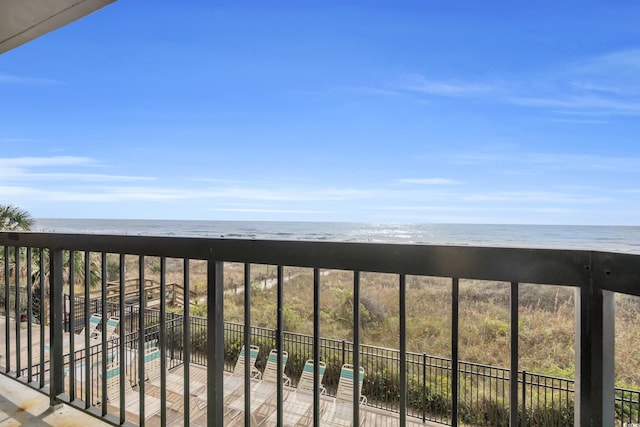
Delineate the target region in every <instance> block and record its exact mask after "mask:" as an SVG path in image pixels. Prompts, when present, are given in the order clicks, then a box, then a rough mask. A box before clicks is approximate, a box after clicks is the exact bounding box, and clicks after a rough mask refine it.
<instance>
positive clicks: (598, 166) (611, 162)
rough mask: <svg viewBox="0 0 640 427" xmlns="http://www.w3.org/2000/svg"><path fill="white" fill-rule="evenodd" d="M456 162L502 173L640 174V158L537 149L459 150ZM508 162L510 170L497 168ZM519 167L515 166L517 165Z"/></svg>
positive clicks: (453, 155) (455, 158)
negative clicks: (461, 151)
mask: <svg viewBox="0 0 640 427" xmlns="http://www.w3.org/2000/svg"><path fill="white" fill-rule="evenodd" d="M450 159H451V162H452V163H453V164H455V165H492V167H493V168H494V169H493V170H495V171H498V170H500V171H501V173H510V174H529V173H531V171H534V172H535V173H536V174H541V173H543V172H544V171H546V170H549V169H554V170H558V169H560V170H567V169H570V170H585V171H612V172H624V173H632V174H637V173H640V157H614V156H611V157H607V156H605V155H601V154H598V155H596V154H566V153H535V152H529V153H527V152H512V151H503V152H495V153H494V152H478V153H456V154H452V155H451V156H450ZM501 163H504V164H505V165H508V166H509V169H505V170H501V169H497V168H496V165H499V164H501ZM516 165H517V166H518V167H519V169H518V168H515V166H516Z"/></svg>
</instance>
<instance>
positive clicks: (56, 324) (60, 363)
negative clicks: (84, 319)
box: [7, 249, 64, 406]
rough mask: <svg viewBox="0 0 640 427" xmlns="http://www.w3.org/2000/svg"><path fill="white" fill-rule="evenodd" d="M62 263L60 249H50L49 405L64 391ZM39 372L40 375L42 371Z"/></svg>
mask: <svg viewBox="0 0 640 427" xmlns="http://www.w3.org/2000/svg"><path fill="white" fill-rule="evenodd" d="M62 264H63V262H62V250H61V249H55V250H52V251H51V252H50V259H49V281H50V285H49V286H50V287H51V292H50V298H51V312H50V316H51V317H50V327H49V343H50V346H49V361H50V366H51V372H50V378H49V380H50V389H49V399H50V404H51V406H53V405H55V404H56V401H57V396H58V395H59V394H62V393H64V358H63V352H62V343H63V324H62V305H63V304H64V295H62V283H63V277H62ZM40 274H44V271H41V272H40ZM44 303H45V301H40V306H41V307H43V306H44V305H45V304H44ZM7 323H8V322H7ZM40 374H41V375H42V374H43V372H41V373H40Z"/></svg>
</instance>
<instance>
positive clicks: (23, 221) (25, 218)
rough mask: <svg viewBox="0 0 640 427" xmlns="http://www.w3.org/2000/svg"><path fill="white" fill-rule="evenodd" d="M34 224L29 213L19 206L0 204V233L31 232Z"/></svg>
mask: <svg viewBox="0 0 640 427" xmlns="http://www.w3.org/2000/svg"><path fill="white" fill-rule="evenodd" d="M33 224H34V220H33V218H32V217H31V215H30V214H29V212H27V211H25V210H23V209H20V208H18V207H17V206H13V205H9V204H6V205H3V204H0V231H18V230H23V231H29V230H31V227H33Z"/></svg>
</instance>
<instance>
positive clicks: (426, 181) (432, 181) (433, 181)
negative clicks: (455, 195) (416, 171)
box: [398, 178, 460, 185]
mask: <svg viewBox="0 0 640 427" xmlns="http://www.w3.org/2000/svg"><path fill="white" fill-rule="evenodd" d="M398 182H400V183H403V184H418V185H451V184H460V181H456V180H453V179H448V178H402V179H399V180H398Z"/></svg>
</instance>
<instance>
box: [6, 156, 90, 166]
mask: <svg viewBox="0 0 640 427" xmlns="http://www.w3.org/2000/svg"><path fill="white" fill-rule="evenodd" d="M94 163H95V162H94V161H93V160H92V159H91V158H89V157H79V156H52V157H5V158H0V168H18V167H37V166H79V165H91V164H94Z"/></svg>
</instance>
